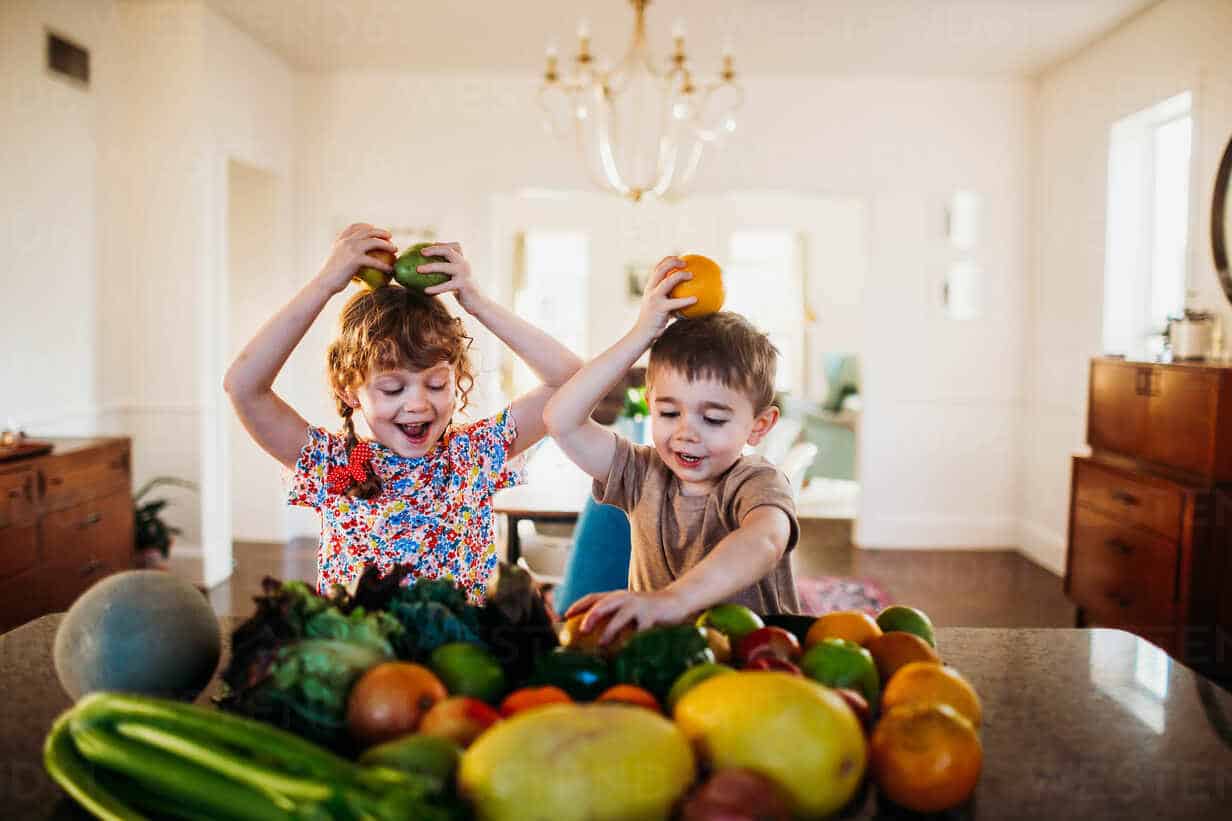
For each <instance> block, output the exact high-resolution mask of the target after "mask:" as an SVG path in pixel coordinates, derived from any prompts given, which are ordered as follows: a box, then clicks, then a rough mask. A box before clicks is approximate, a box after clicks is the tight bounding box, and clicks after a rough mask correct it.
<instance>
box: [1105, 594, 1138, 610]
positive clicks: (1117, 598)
mask: <svg viewBox="0 0 1232 821" xmlns="http://www.w3.org/2000/svg"><path fill="white" fill-rule="evenodd" d="M1108 598H1110V599H1112V600H1113V601H1114V602H1116V603H1117V604H1118V605H1119V606H1120V607H1121V609H1122V610H1124V609H1127V608H1128V607H1129V606H1130V605H1131V604H1133V603H1134V601H1133V599H1131V598H1130V597H1129V596H1123V595H1121V594H1120V593H1109V594H1108Z"/></svg>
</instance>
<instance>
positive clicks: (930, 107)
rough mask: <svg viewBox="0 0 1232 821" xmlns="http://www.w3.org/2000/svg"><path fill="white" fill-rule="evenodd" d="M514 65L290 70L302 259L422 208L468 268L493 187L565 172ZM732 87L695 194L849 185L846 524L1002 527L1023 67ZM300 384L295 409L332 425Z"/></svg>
mask: <svg viewBox="0 0 1232 821" xmlns="http://www.w3.org/2000/svg"><path fill="white" fill-rule="evenodd" d="M535 82H536V80H535V78H534V77H532V76H529V75H528V76H525V77H511V76H509V75H500V76H495V75H492V76H488V75H466V76H462V75H441V76H428V75H405V74H395V73H376V72H365V73H344V74H335V75H328V76H314V77H312V78H311V79H309V80H307V81H306V82H305V84H304V96H303V97H302V98H301V103H302V108H301V111H302V116H303V119H302V121H301V134H302V135H303V138H302V140H301V142H300V146H299V148H300V152H301V157H302V159H301V164H300V171H301V174H300V177H299V181H300V183H301V199H300V204H301V208H300V212H299V219H300V222H299V225H300V230H301V236H302V237H303V241H302V242H301V243H300V249H301V251H302V252H303V253H302V255H301V258H300V269H301V271H302V275H304V276H307V275H309V273H310V272H312V271H315V270H316V266H318V265H319V264H320V261H321V260H322V259H323V258H324V256H325V254H326V252H327V250H328V248H329V244H330V241H331V240H332V238H333V235H334V233H335V232H336V231H337V230H339V229H340V228H342V227H344V226H345V225H346V224H347V223H349V222H351V221H354V220H357V219H365V220H370V221H374V222H378V223H384V224H395V225H422V224H425V223H426V224H432V225H435V226H436V227H437V229H438V230H439V231H440V232H441V234H442V235H443V236H446V237H449V238H457V239H460V240H461V241H462V242H463V243H464V245H465V247H466V249H467V253H468V255H469V256H470V258H471V260H472V262H473V263H474V265H475V267H476V270H477V271H479V272H480V273H481V275H488V276H490V275H491V272H492V271H494V270H495V269H496V268H497V267H498V265H497V261H496V260H495V259H493V246H492V245H491V244H490V243H489V242H488V240H487V238H488V237H490V236H491V235H492V231H493V228H494V226H493V225H492V224H491V216H490V214H489V210H488V207H487V203H488V200H489V198H490V196H491V195H492V194H493V193H513V192H515V191H518V190H520V189H523V188H539V189H563V190H576V189H581V188H585V187H586V185H585V180H584V179H583V176H582V172H581V170H580V165H579V164H578V163H577V162H575V161H574V158H573V156H572V153H571V148H570V147H569V146H567V145H566V146H559V145H556V144H554V143H552V142H550V141H548V140H547V139H546V138H545V137H544V136H543V134H542V131H541V129H540V125H539V119H538V112H537V109H536V107H535V105H534V100H533V89H534V84H535ZM747 100H748V102H747V103H746V107H745V109H744V112H743V116H742V125H741V131H740V133H739V135H738V139H736V140H735V141H734V143H733V144H732V146H731V147H730V148H729V150H728V152H727V153H726V155H724V156H723V158H722V163H721V164H720V165H718V166H715V167H713V168H712V169H711V170H709V171H707V172H703V175H704V176H703V181H702V183H701V184H700V185H699V193H700V194H706V193H713V192H715V191H719V190H751V189H760V190H765V189H770V190H778V191H788V192H795V193H801V194H813V195H823V196H824V195H841V196H850V197H855V198H858V199H861V200H863V201H865V202H867V203H868V204H869V221H870V226H871V228H870V236H871V237H872V238H873V240H872V242H873V246H872V248H871V251H870V257H869V271H868V278H867V281H866V284H865V291H864V296H865V300H866V305H867V306H868V313H869V315H870V317H871V318H872V319H871V321H870V323H869V325H868V331H869V332H870V333H869V339H868V340H867V345H866V354H865V363H864V373H865V377H866V380H867V395H866V406H865V407H866V417H865V425H864V428H865V430H864V442H863V449H862V460H861V461H862V465H861V472H862V475H863V478H864V481H865V484H866V489H865V492H864V494H863V500H864V501H863V504H864V509H863V510H862V517H861V522H860V532H859V534H858V539H859V542H860V543H861V544H862V545H866V546H872V547H879V546H920V547H923V546H939V545H955V546H959V545H969V546H997V545H1012V544H1014V543H1015V540H1016V537H1017V520H1018V515H1019V505H1018V470H1017V463H1018V458H1019V456H1018V441H1019V437H1018V425H1019V411H1020V404H1021V378H1022V363H1023V359H1024V356H1023V347H1022V334H1023V330H1024V325H1023V305H1024V303H1025V295H1024V290H1023V282H1024V267H1023V259H1024V249H1025V237H1026V233H1025V231H1026V228H1025V217H1026V213H1025V207H1024V203H1025V200H1026V192H1027V188H1026V186H1027V181H1026V162H1027V147H1028V142H1027V136H1028V117H1029V113H1030V110H1031V105H1032V101H1033V92H1032V89H1031V85H1030V84H1029V83H1027V82H1017V81H1000V80H995V81H979V80H964V79H910V78H876V79H871V78H848V77H844V78H824V77H823V78H755V79H750V80H748V82H747ZM958 188H965V189H972V190H975V191H978V192H980V193H981V194H982V195H983V196H984V200H985V203H986V223H985V225H986V228H985V231H986V233H985V235H984V239H983V243H982V246H981V250H980V255H981V256H980V259H981V261H982V262H983V263H984V265H985V266H986V268H987V270H988V281H987V283H986V289H985V295H986V298H985V313H984V316H983V318H982V319H979V320H974V321H970V322H953V321H951V320H948V319H946V318H944V316H943V313H942V310H941V306H940V299H939V295H940V289H941V283H942V279H943V277H944V273H945V269H946V264H947V262H948V260H949V258H950V257H949V252H948V251H947V246H946V242H945V237H944V206H945V203H946V201H947V199H948V197H949V195H950V194H951V193H952V192H953V191H954V190H956V189H958ZM490 285H492V286H493V287H495V286H496V285H497V283H490ZM327 314H328V316H327V317H325V318H324V319H323V321H322V322H320V323H318V325H317V327H316V328H314V331H313V333H312V334H311V335H310V337H309V338H308V339H307V340H306V342H305V346H304V347H305V349H306V350H305V351H303V352H301V353H302V354H303V356H300V355H298V354H297V359H296V360H295V362H294V363H293V367H295V368H298V369H299V372H301V373H303V374H305V375H307V374H308V373H309V372H310V371H311V372H314V373H317V374H319V373H320V368H319V365H317V364H316V363H317V362H318V361H319V357H320V352H321V351H323V350H324V346H325V344H326V341H327V340H328V337H329V334H330V331H331V329H330V327H329V326H330V323H331V322H332V321H333V317H334V316H336V306H332V308H331V309H329V310H327ZM308 352H311V354H309V353H308ZM484 353H485V357H484V361H483V363H482V365H483V367H485V368H489V369H494V368H496V367H497V365H498V364H499V363H498V361H497V359H496V357H495V355H494V354H495V350H494V348H493V347H492V345H491V344H490V343H488V344H485V347H484ZM309 363H311V364H309ZM317 378H318V380H319V379H320V377H319V376H318V377H317ZM308 381H309V380H308V379H307V378H305V379H304V380H302V382H303V384H304V385H305V386H307V383H308ZM318 385H319V387H317V388H315V389H308V390H306V392H305V393H304V394H303V395H302V396H301V397H299V398H300V399H301V400H302V401H303V403H304V404H303V405H302V406H300V405H297V407H301V410H302V411H303V412H304V413H305V415H306V416H307V417H308V418H309V419H310V420H311V421H313V422H316V423H318V424H327V425H334V424H336V419H335V414H334V411H333V408H332V406H331V405H330V404H329V403H328V401H327V397H326V395H325V391H324V388H323V383H321V382H318Z"/></svg>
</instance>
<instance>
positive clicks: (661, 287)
mask: <svg viewBox="0 0 1232 821" xmlns="http://www.w3.org/2000/svg"><path fill="white" fill-rule="evenodd" d="M683 269H684V260H682V259H680V257H664V258H663V259H662V260H660V261H659V264H658V265H656V266H655V269H654V272H653V273H651V275H650V280H649V281H648V282H647V283H646V292H645V293H644V294H643V295H642V310H641V313H640V314H639V315H638V318H637V328H638V329H639V330H641V331H642V332H643V333H645V334H646V335H647V336H648V337H649V341H650V342H653V341H654V340H656V339H658V338H659V336H660V335H661V334H662V333H663V331H664V330H665V329H666V328H667V323H668V322H669V321H671V318H672V314H673V313H674V312H676V311H679V310H680V309H681V308H687V307H689V306H690V305H692V304H693V303H695V302H697V297H695V296H690V297H684V298H683V299H672V298H671V297H670V296H668V294H670V293H671V292H672V289H673V288H675V287H676V286H677V285H679V284H680V283H682V282H684V281H685V280H689V279H692V278H693V275H692V274H690V273H689V272H688V271H685V270H683ZM647 344H649V342H648V343H647Z"/></svg>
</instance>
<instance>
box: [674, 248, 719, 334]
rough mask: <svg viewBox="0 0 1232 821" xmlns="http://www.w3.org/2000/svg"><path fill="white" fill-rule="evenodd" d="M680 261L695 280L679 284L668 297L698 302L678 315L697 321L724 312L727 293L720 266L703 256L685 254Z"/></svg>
mask: <svg viewBox="0 0 1232 821" xmlns="http://www.w3.org/2000/svg"><path fill="white" fill-rule="evenodd" d="M680 259H681V261H683V262H684V269H685V270H686V271H688V272H689V273H690V274H692V275H693V278H692V279H686V280H685V281H684V282H681V283H680V284H678V285H677V286H676V287H675V288H673V289H672V291H671V293H670V294H668V296H670V297H671V298H672V299H685V298H686V297H691V296H695V297H697V302H694V303H693V304H692V305H690V306H688V307H687V308H681V309H680V310H679V311H677V313H678V314H680V315H681V316H683V317H685V318H686V319H696V318H698V317H699V316H706V315H707V314H713V313H715V312H716V311H721V310H723V300H724V299H725V298H726V297H727V292H726V290H725V289H724V288H723V269H722V268H720V267H719V264H718V263H717V262H715V261H714V260H712V259H711V258H710V257H704V256H702V255H701V254H685V255H683V256H682V257H680ZM673 273H674V272H673Z"/></svg>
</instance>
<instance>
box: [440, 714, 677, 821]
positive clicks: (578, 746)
mask: <svg viewBox="0 0 1232 821" xmlns="http://www.w3.org/2000/svg"><path fill="white" fill-rule="evenodd" d="M695 775H696V762H695V760H694V756H693V750H692V748H691V747H690V745H689V742H688V741H687V740H686V739H685V737H684V734H683V733H681V732H680V730H678V729H677V728H676V725H674V724H673V723H672V722H670V721H668V720H667V719H666V718H664V717H663V716H660V715H658V714H656V713H652V712H651V711H650V710H647V709H646V708H644V707H634V706H632V705H626V704H613V703H604V704H553V705H550V706H546V707H538V708H535V709H532V710H527V711H525V712H522V713H519V714H518V715H516V716H514V717H513V718H510V719H507V720H505V721H502V722H500V723H499V724H496V725H494V726H493V727H492V728H491V729H489V730H488V731H487V732H485V733H484V734H483V735H481V736H479V738H478V739H476V740H475V743H474V744H472V745H471V746H470V747H469V748H468V749H467V750H466V752H465V753H463V754H462V763H461V765H460V767H459V768H458V792H459V794H460V795H462V796H463V797H464V798H466V799H467V800H468V801H469V802H470V803H471V806H472V808H473V809H474V810H475V816H476V818H478V819H479V821H515V820H516V821H539V820H540V819H542V821H630V819H638V821H655V819H667V818H669V817H670V816H671V812H672V806H673V805H674V804H675V803H676V802H677V801H678V800H679V799H680V797H681V796H683V795H684V793H685V792H686V791H687V790H688V789H689V785H690V784H692V782H693V779H694V776H695Z"/></svg>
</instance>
